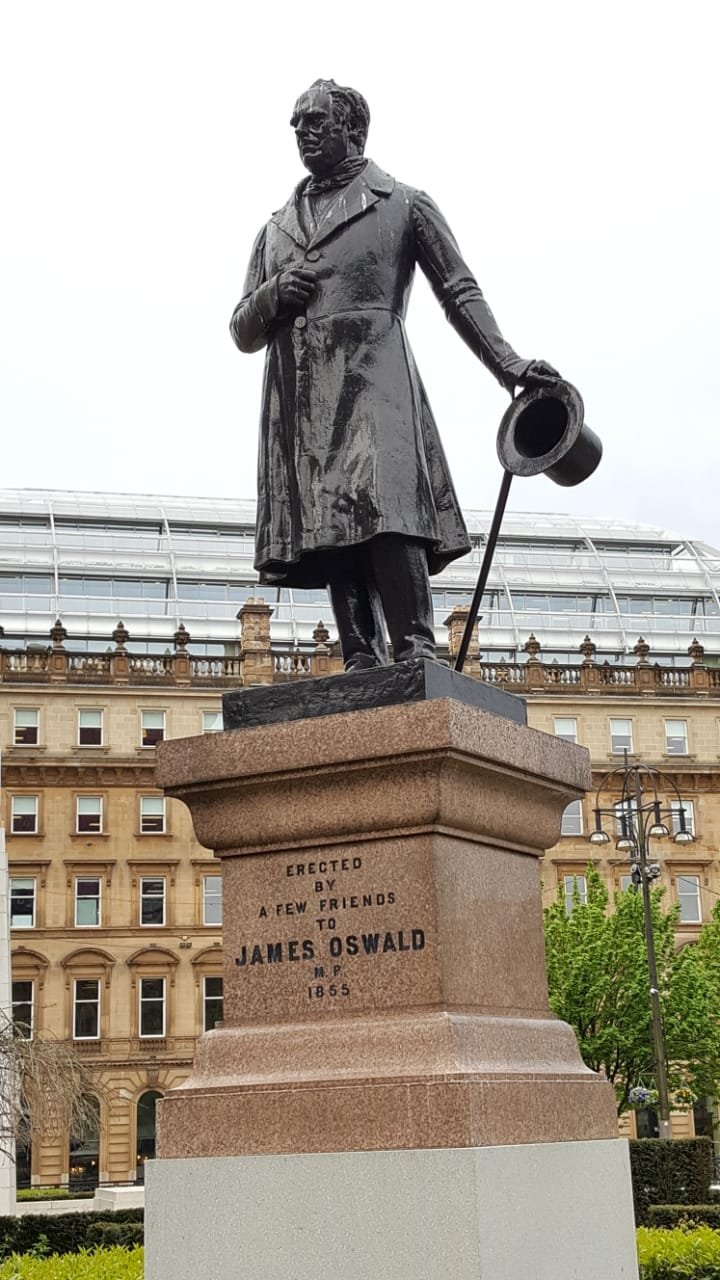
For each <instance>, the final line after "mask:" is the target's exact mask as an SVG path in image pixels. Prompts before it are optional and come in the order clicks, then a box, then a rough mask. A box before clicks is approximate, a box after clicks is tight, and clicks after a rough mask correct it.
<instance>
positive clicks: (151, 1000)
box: [138, 974, 167, 1040]
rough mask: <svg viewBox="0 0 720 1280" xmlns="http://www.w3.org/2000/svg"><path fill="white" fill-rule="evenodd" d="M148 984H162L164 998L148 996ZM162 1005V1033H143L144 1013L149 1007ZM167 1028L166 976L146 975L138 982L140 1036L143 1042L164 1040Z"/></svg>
mask: <svg viewBox="0 0 720 1280" xmlns="http://www.w3.org/2000/svg"><path fill="white" fill-rule="evenodd" d="M146 982H161V983H162V996H160V997H159V998H158V997H157V996H146V995H145V994H144V987H145V983H146ZM151 1004H152V1005H157V1004H161V1006H162V1030H161V1031H143V1011H144V1009H145V1008H146V1007H147V1006H148V1005H151ZM166 1026H167V978H166V977H165V976H164V974H145V975H144V976H143V977H142V978H140V979H139V980H138V1035H139V1037H140V1039H141V1040H163V1039H164V1038H165V1033H166Z"/></svg>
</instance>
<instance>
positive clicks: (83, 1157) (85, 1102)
mask: <svg viewBox="0 0 720 1280" xmlns="http://www.w3.org/2000/svg"><path fill="white" fill-rule="evenodd" d="M82 1109H83V1112H84V1124H83V1126H82V1132H81V1133H77V1134H76V1133H72V1132H71V1134H70V1147H69V1153H68V1170H69V1178H68V1187H69V1190H70V1192H71V1193H72V1192H73V1191H92V1190H93V1189H94V1188H95V1187H96V1186H97V1184H98V1181H99V1178H100V1103H99V1101H98V1099H97V1098H95V1097H94V1096H93V1095H92V1094H86V1095H85V1097H84V1098H83V1099H82Z"/></svg>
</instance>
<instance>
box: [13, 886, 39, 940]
mask: <svg viewBox="0 0 720 1280" xmlns="http://www.w3.org/2000/svg"><path fill="white" fill-rule="evenodd" d="M16 885H17V886H20V885H22V886H23V887H22V889H18V892H17V893H16V892H15V886H16ZM29 897H31V898H32V913H31V914H32V920H31V922H30V924H18V923H17V922H16V921H15V920H14V919H13V899H15V898H29ZM36 925H37V880H36V878H35V876H10V927H11V929H34V928H35V927H36Z"/></svg>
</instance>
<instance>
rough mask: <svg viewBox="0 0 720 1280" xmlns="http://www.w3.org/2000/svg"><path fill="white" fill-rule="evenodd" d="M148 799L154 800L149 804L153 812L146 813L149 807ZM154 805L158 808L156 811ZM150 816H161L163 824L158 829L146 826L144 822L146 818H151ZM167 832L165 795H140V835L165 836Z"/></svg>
mask: <svg viewBox="0 0 720 1280" xmlns="http://www.w3.org/2000/svg"><path fill="white" fill-rule="evenodd" d="M148 801H152V804H151V805H150V806H149V807H150V809H151V812H149V813H146V812H145V809H146V807H148ZM153 807H155V808H156V812H155V813H153V812H152V808H153ZM157 809H159V812H157ZM150 818H154V819H156V818H160V821H161V823H162V825H161V826H160V827H159V828H157V829H156V828H152V829H148V828H146V827H144V826H143V823H144V822H145V820H146V819H150ZM166 832H167V805H166V803H165V796H140V835H141V836H164V835H165V834H166Z"/></svg>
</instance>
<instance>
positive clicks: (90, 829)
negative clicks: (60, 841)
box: [75, 796, 103, 835]
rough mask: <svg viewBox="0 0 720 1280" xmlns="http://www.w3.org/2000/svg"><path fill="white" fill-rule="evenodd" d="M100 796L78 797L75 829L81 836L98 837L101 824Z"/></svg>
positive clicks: (101, 800) (101, 805)
mask: <svg viewBox="0 0 720 1280" xmlns="http://www.w3.org/2000/svg"><path fill="white" fill-rule="evenodd" d="M102 819H103V798H102V796H78V797H77V814H76V822H75V829H76V831H77V832H78V833H79V834H83V835H99V834H100V833H101V832H102V829H103V824H102Z"/></svg>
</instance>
